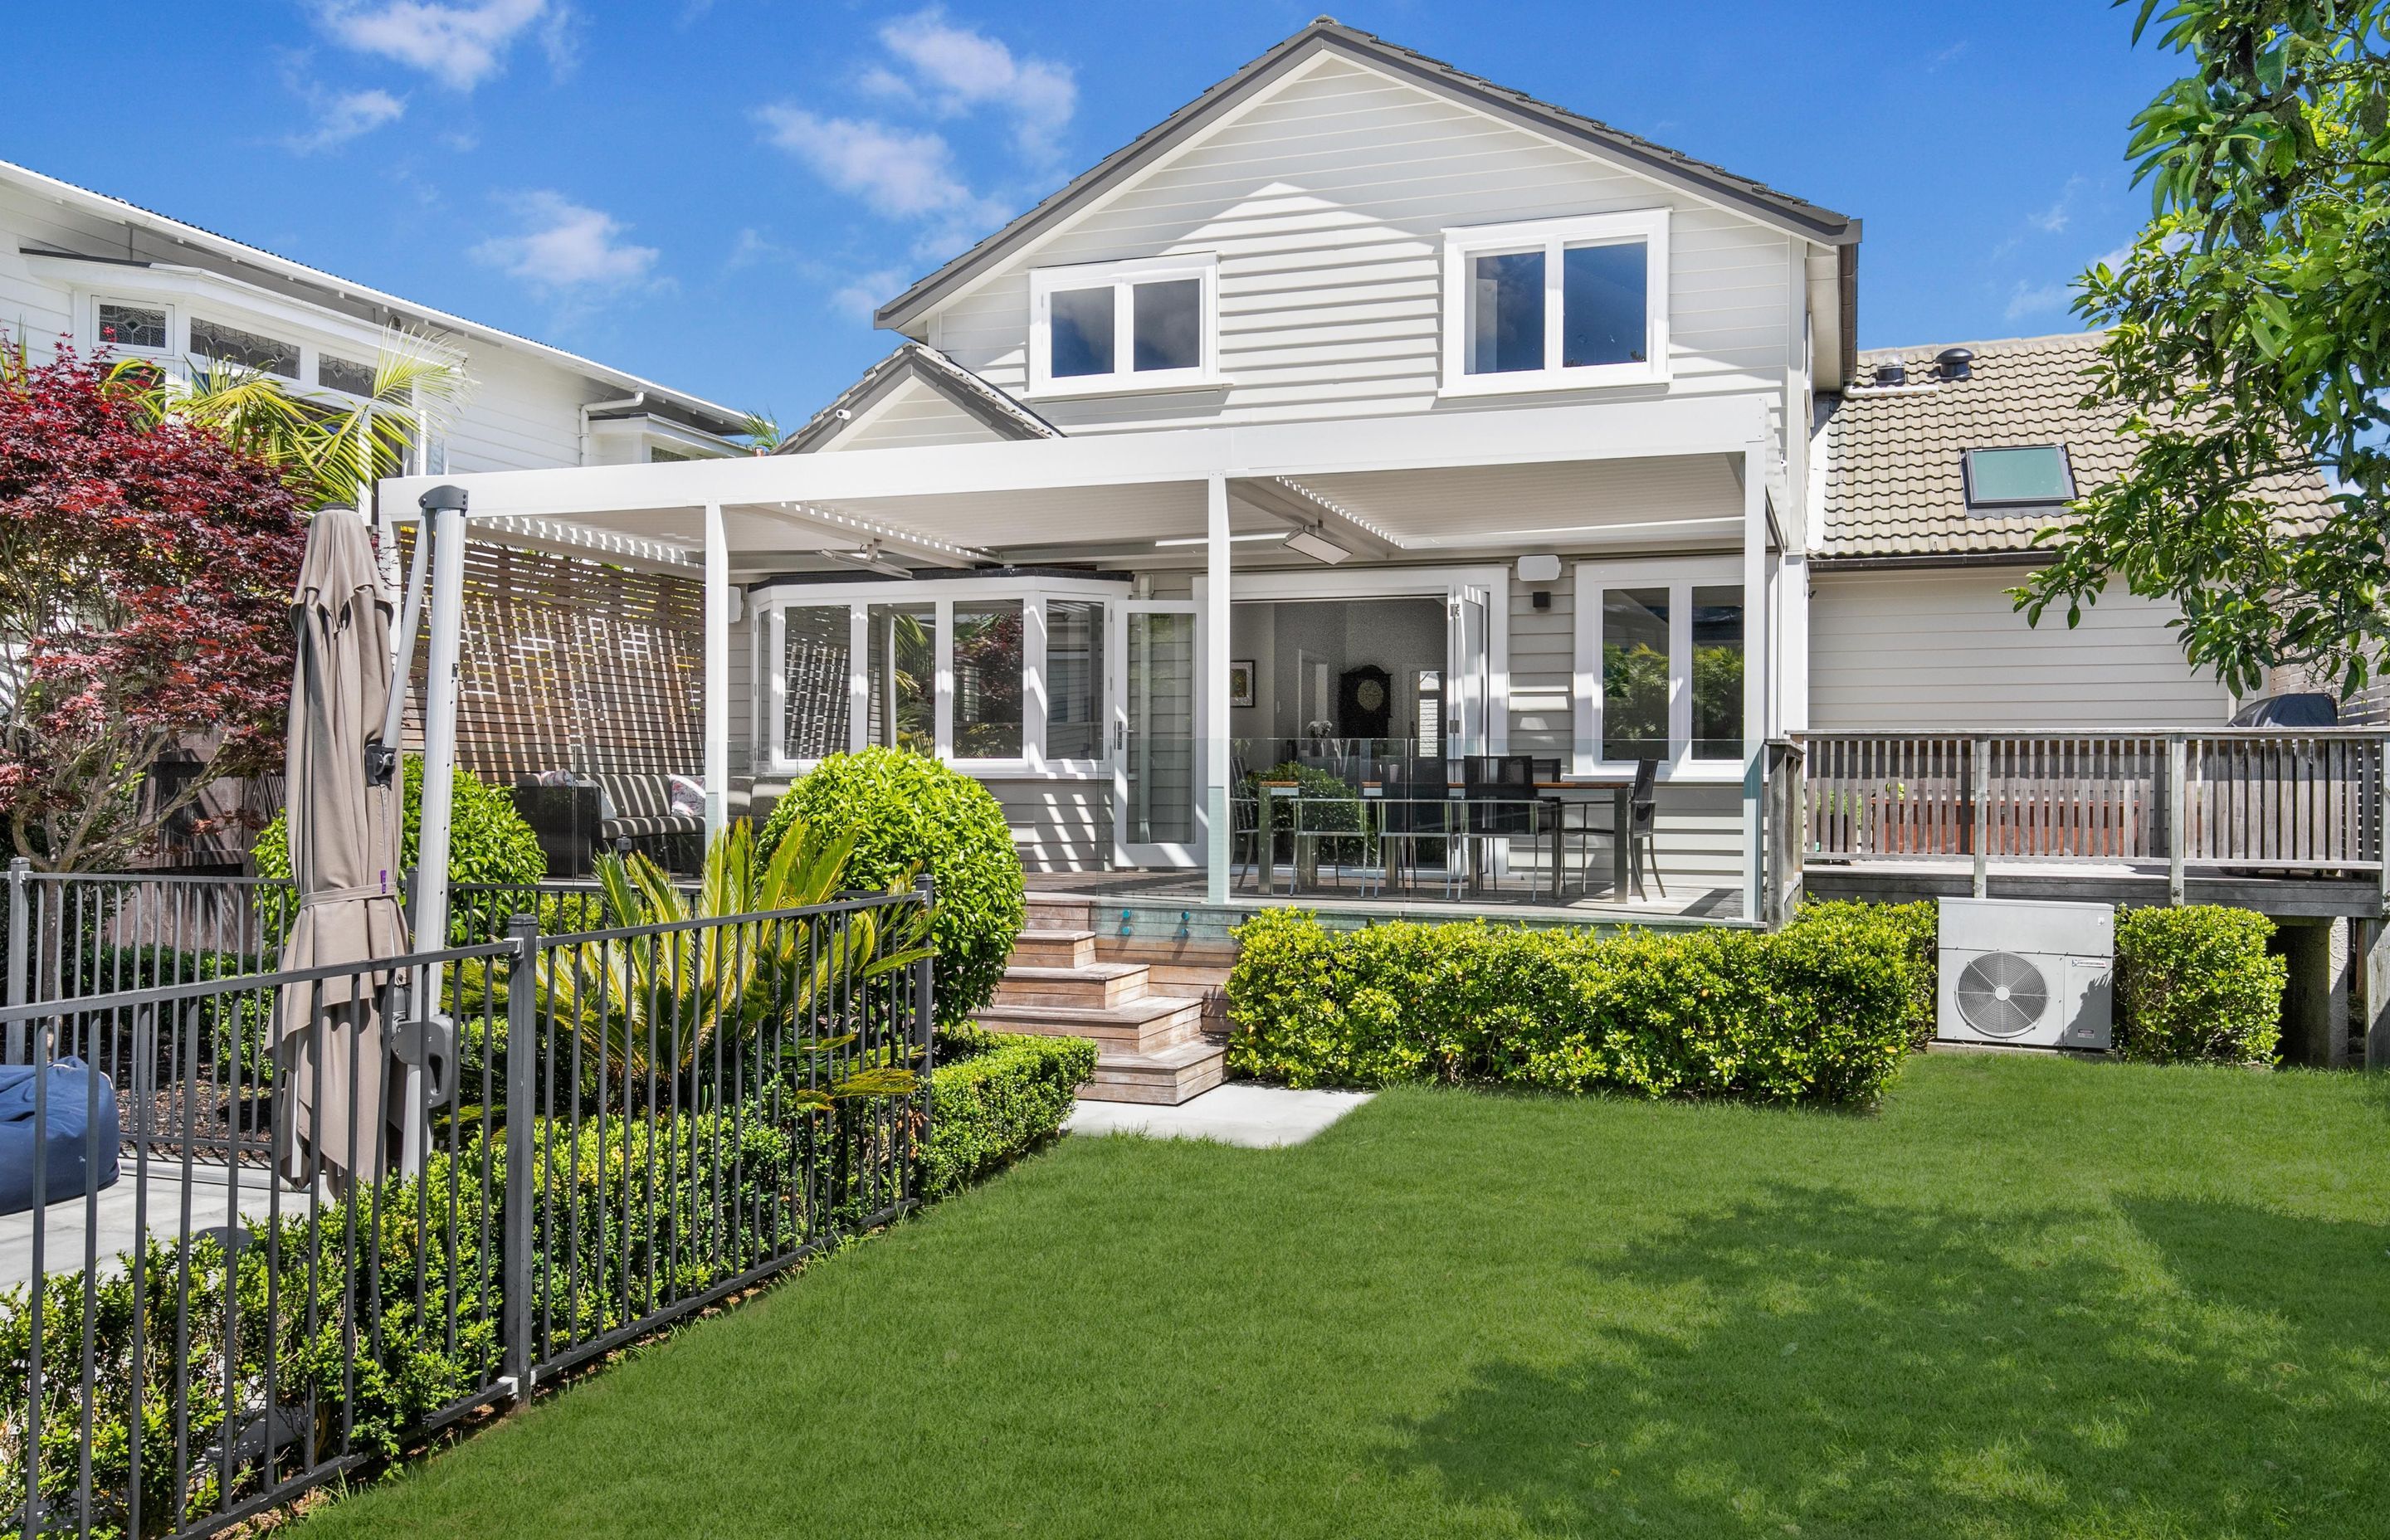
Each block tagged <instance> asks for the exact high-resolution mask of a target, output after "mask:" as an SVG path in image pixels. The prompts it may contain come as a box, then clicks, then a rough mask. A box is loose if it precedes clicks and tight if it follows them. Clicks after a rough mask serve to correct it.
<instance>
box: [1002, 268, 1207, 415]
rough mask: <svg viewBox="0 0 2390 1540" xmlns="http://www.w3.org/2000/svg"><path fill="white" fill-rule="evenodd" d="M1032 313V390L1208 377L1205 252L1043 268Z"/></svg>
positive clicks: (1128, 387) (1098, 388)
mask: <svg viewBox="0 0 2390 1540" xmlns="http://www.w3.org/2000/svg"><path fill="white" fill-rule="evenodd" d="M1030 311H1031V321H1030V345H1029V377H1030V390H1031V391H1032V393H1034V394H1039V395H1068V394H1073V393H1086V394H1096V393H1099V392H1107V391H1142V390H1154V389H1161V388H1168V387H1175V386H1185V385H1206V384H1211V383H1214V381H1215V380H1216V378H1217V369H1218V366H1217V342H1216V340H1215V339H1216V336H1217V331H1218V326H1217V321H1218V314H1219V264H1218V262H1217V259H1215V258H1214V257H1212V256H1210V255H1208V254H1202V255H1196V256H1183V257H1156V258H1151V259H1150V260H1145V261H1138V262H1116V263H1095V264H1091V265H1088V266H1085V267H1048V268H1042V269H1040V270H1039V271H1037V272H1035V273H1034V274H1032V275H1031V276H1030Z"/></svg>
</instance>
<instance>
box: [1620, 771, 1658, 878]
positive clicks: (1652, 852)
mask: <svg viewBox="0 0 2390 1540" xmlns="http://www.w3.org/2000/svg"><path fill="white" fill-rule="evenodd" d="M1659 776H1660V762H1659V761H1658V760H1656V759H1640V760H1637V761H1636V762H1635V789H1633V790H1632V791H1630V792H1628V793H1627V796H1626V830H1627V832H1626V838H1627V840H1628V841H1629V843H1628V846H1627V851H1628V854H1627V864H1628V869H1629V873H1630V876H1631V878H1632V880H1633V882H1634V884H1635V896H1636V897H1638V898H1641V897H1642V896H1643V866H1644V860H1645V858H1646V857H1647V856H1648V857H1649V858H1650V861H1651V885H1652V886H1653V887H1655V888H1657V889H1659V890H1660V896H1661V897H1662V898H1665V897H1667V896H1668V885H1667V884H1666V883H1664V882H1663V881H1661V880H1660V789H1659Z"/></svg>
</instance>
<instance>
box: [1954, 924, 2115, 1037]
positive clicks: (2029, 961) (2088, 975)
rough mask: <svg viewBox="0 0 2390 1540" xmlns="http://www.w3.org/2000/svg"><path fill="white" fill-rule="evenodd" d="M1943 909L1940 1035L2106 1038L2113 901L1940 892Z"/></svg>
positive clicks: (2112, 961)
mask: <svg viewBox="0 0 2390 1540" xmlns="http://www.w3.org/2000/svg"><path fill="white" fill-rule="evenodd" d="M1941 911H1942V920H1941V934H1942V980H1941V996H1942V1002H1941V1012H1940V1020H1939V1025H1938V1028H1937V1030H1936V1035H1937V1036H1939V1037H1941V1038H1942V1039H1943V1040H1944V1041H1946V1042H1954V1043H2009V1044H2016V1045H2020V1046H2032V1047H2039V1048H2105V1047H2107V1046H2108V1027H2109V1020H2110V1012H2111V1009H2112V1007H2113V1003H2114V988H2113V984H2112V982H2111V981H2112V979H2113V976H2114V968H2115V956H2116V910H2115V906H2114V905H2108V904H2041V903H2034V902H2029V901H2025V900H2018V899H1991V898H1946V899H1944V900H1943V901H1942V904H1941Z"/></svg>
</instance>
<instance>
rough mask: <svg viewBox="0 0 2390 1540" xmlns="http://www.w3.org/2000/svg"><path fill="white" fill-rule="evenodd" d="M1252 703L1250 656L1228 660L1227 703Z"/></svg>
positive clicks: (1239, 704) (1251, 663) (1246, 704)
mask: <svg viewBox="0 0 2390 1540" xmlns="http://www.w3.org/2000/svg"><path fill="white" fill-rule="evenodd" d="M1228 704H1229V705H1231V706H1250V705H1252V704H1253V660H1252V659H1251V658H1231V659H1230V660H1228Z"/></svg>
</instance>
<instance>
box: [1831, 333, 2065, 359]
mask: <svg viewBox="0 0 2390 1540" xmlns="http://www.w3.org/2000/svg"><path fill="white" fill-rule="evenodd" d="M2110 329H2111V328H2109V327H2087V328H2085V329H2084V330H2082V331H2046V332H2039V333H2037V334H2036V335H2034V336H2031V337H1986V338H1983V339H1980V340H1974V341H1964V340H1962V341H1956V342H1911V343H1908V344H1905V345H1903V346H1899V347H1888V348H1861V349H1860V350H1859V352H1858V356H1859V357H1860V358H1862V359H1867V358H1891V357H1899V356H1906V355H1908V354H1912V353H1940V352H1942V351H1944V350H1945V349H1947V348H1975V349H1979V350H1980V349H1983V348H2005V349H2011V350H2013V349H2018V348H2024V347H2028V346H2031V345H2032V344H2034V343H2037V342H2081V341H2087V340H2090V339H2093V338H2099V337H2105V336H2107V335H2108V332H2109V330H2110Z"/></svg>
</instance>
